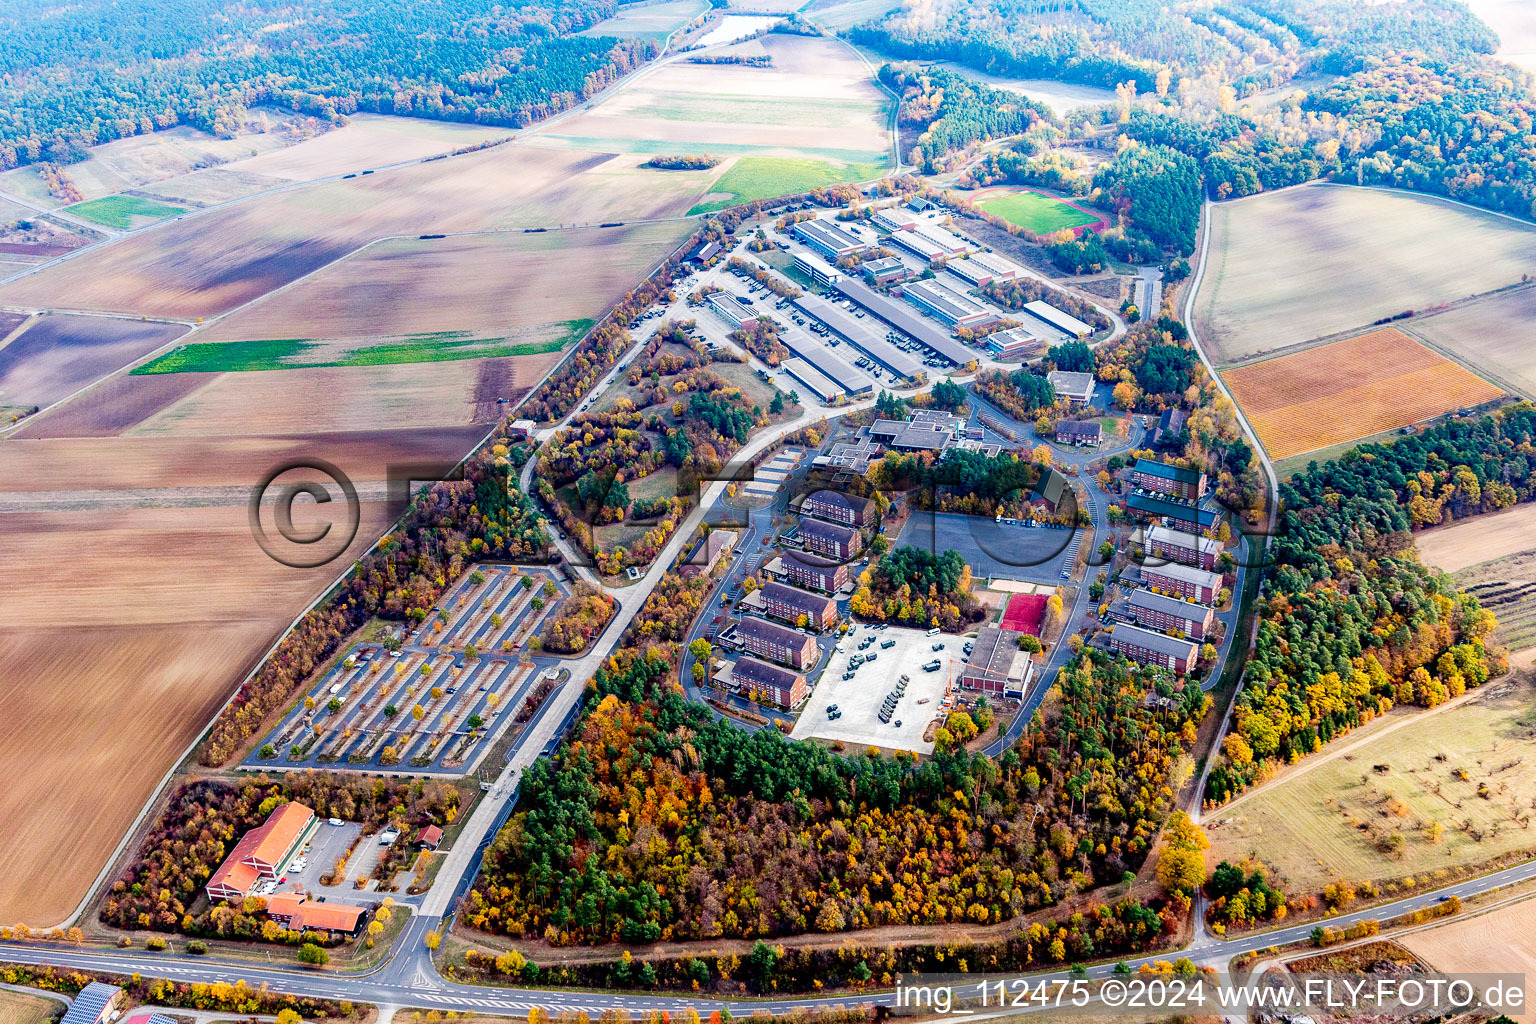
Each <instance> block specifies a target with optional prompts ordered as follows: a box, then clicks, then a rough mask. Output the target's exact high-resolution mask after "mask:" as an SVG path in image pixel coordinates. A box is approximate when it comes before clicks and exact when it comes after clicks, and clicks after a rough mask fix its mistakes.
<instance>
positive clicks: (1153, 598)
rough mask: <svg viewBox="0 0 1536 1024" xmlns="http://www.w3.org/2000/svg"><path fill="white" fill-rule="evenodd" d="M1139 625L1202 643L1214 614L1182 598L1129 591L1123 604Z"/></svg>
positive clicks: (1141, 591) (1144, 590) (1206, 608)
mask: <svg viewBox="0 0 1536 1024" xmlns="http://www.w3.org/2000/svg"><path fill="white" fill-rule="evenodd" d="M1126 604H1127V605H1128V606H1129V609H1130V613H1131V615H1133V616H1134V617H1135V619H1136V624H1137V625H1138V626H1144V627H1146V628H1148V629H1155V630H1158V631H1160V632H1170V631H1172V630H1178V631H1179V632H1180V633H1183V634H1184V635H1185V636H1187V637H1189V638H1191V639H1193V640H1204V639H1205V634H1206V633H1207V632H1209V631H1210V628H1211V622H1212V620H1213V618H1214V613H1213V612H1212V611H1211V609H1210V608H1208V607H1206V606H1205V605H1203V604H1190V603H1189V602H1188V601H1185V600H1183V599H1182V598H1177V597H1169V596H1168V595H1167V594H1157V593H1153V592H1152V591H1150V590H1147V589H1145V588H1142V589H1140V590H1135V591H1132V593H1131V596H1130V599H1129V600H1128V601H1127V602H1126Z"/></svg>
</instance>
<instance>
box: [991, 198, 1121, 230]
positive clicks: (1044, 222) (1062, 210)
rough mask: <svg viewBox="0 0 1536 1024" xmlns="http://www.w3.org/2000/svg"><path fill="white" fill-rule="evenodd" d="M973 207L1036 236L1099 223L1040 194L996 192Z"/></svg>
mask: <svg viewBox="0 0 1536 1024" xmlns="http://www.w3.org/2000/svg"><path fill="white" fill-rule="evenodd" d="M976 206H977V207H978V208H979V209H982V210H985V211H987V212H988V213H991V214H995V215H997V216H999V217H1001V218H1003V220H1006V221H1007V222H1008V223H1010V224H1013V225H1015V226H1016V227H1021V228H1023V229H1024V230H1025V231H1028V232H1030V233H1032V234H1036V235H1048V234H1050V233H1051V232H1053V231H1060V230H1061V229H1062V228H1077V227H1082V226H1083V225H1084V224H1097V223H1098V222H1099V218H1098V217H1095V216H1094V215H1093V214H1091V213H1085V212H1083V211H1082V210H1079V209H1077V207H1075V206H1069V205H1068V204H1066V203H1064V202H1062V201H1061V200H1060V199H1055V198H1052V197H1051V196H1048V195H1042V194H1041V193H1039V192H998V193H994V194H991V195H988V196H985V197H983V198H981V199H977V200H976Z"/></svg>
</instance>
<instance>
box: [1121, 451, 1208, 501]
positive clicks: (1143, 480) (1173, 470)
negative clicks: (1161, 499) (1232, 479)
mask: <svg viewBox="0 0 1536 1024" xmlns="http://www.w3.org/2000/svg"><path fill="white" fill-rule="evenodd" d="M1131 482H1132V483H1133V484H1135V485H1136V486H1137V487H1140V488H1141V489H1142V490H1144V491H1147V492H1148V493H1150V494H1166V495H1168V496H1169V497H1170V498H1180V499H1182V500H1184V501H1194V502H1198V501H1199V500H1200V499H1201V498H1203V497H1205V474H1204V473H1202V472H1200V471H1199V470H1198V469H1185V468H1184V467H1182V466H1170V465H1169V464H1168V463H1166V462H1156V461H1154V460H1152V459H1137V460H1136V465H1135V467H1134V468H1133V469H1132V470H1131Z"/></svg>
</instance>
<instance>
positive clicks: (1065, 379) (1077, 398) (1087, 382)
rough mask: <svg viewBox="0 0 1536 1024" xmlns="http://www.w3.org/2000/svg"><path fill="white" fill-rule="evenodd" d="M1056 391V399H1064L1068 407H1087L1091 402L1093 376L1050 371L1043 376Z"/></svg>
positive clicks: (1065, 371)
mask: <svg viewBox="0 0 1536 1024" xmlns="http://www.w3.org/2000/svg"><path fill="white" fill-rule="evenodd" d="M1045 379H1046V380H1048V381H1050V382H1051V387H1053V388H1055V389H1056V397H1057V398H1064V399H1066V400H1067V402H1068V404H1070V405H1087V404H1088V403H1089V402H1091V401H1093V374H1091V373H1073V372H1071V371H1069V370H1052V371H1051V372H1050V373H1048V374H1046V375H1045Z"/></svg>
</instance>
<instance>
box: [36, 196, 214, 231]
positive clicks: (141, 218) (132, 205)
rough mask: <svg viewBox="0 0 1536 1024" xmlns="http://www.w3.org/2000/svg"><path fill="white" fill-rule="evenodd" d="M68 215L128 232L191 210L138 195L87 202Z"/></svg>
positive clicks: (73, 208)
mask: <svg viewBox="0 0 1536 1024" xmlns="http://www.w3.org/2000/svg"><path fill="white" fill-rule="evenodd" d="M66 212H68V213H72V214H74V215H75V216H76V217H81V218H83V219H85V220H88V221H90V222H92V223H93V224H103V225H105V226H107V227H109V228H117V229H118V230H119V231H127V230H128V229H129V228H135V227H142V226H143V225H145V224H153V223H154V222H155V221H157V220H164V219H165V218H166V217H174V216H176V214H178V213H186V212H187V211H186V210H185V209H184V208H182V207H180V206H167V205H165V204H164V203H157V202H155V201H154V200H151V199H141V198H140V197H138V196H107V197H106V198H104V199H89V200H86V201H85V202H83V203H76V204H75V205H74V206H71V207H68V208H67V211H66Z"/></svg>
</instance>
